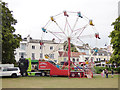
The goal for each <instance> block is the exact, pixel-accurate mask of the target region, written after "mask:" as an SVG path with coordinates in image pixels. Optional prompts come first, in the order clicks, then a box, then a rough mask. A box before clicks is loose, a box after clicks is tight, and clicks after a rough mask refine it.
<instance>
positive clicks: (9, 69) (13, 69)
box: [7, 68, 18, 71]
mask: <svg viewBox="0 0 120 90" xmlns="http://www.w3.org/2000/svg"><path fill="white" fill-rule="evenodd" d="M17 70H18V69H17V68H7V71H17Z"/></svg>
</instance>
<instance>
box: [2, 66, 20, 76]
mask: <svg viewBox="0 0 120 90" xmlns="http://www.w3.org/2000/svg"><path fill="white" fill-rule="evenodd" d="M0 76H1V77H2V76H11V77H13V78H15V77H18V76H21V74H20V69H19V67H7V68H3V67H0Z"/></svg>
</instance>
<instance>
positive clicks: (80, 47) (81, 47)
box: [77, 46, 89, 50]
mask: <svg viewBox="0 0 120 90" xmlns="http://www.w3.org/2000/svg"><path fill="white" fill-rule="evenodd" d="M77 48H79V49H84V50H89V49H88V47H85V46H77Z"/></svg>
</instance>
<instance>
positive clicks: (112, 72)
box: [111, 69, 114, 78]
mask: <svg viewBox="0 0 120 90" xmlns="http://www.w3.org/2000/svg"><path fill="white" fill-rule="evenodd" d="M111 74H112V78H113V74H114V71H113V69H111Z"/></svg>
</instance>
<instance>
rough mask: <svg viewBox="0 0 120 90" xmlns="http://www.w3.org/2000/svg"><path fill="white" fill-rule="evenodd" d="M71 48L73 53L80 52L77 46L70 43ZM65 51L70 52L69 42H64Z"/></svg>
mask: <svg viewBox="0 0 120 90" xmlns="http://www.w3.org/2000/svg"><path fill="white" fill-rule="evenodd" d="M70 46H71V52H78V51H77V49H76V47H75V45H73V44H72V43H70ZM64 50H65V51H68V42H67V41H65V42H64Z"/></svg>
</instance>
